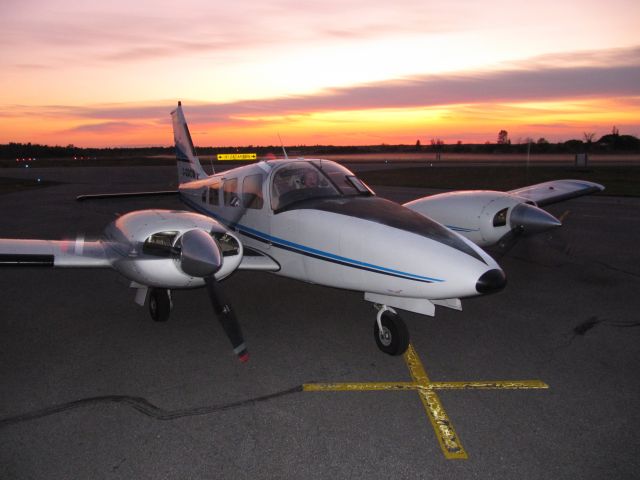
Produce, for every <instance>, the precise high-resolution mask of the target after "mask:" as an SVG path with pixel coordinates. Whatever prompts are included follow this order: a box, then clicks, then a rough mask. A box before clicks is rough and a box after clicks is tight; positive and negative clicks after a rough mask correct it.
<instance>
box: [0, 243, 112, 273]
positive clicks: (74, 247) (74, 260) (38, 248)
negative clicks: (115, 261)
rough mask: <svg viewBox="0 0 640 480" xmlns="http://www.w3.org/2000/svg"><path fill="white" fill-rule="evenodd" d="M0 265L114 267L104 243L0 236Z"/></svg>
mask: <svg viewBox="0 0 640 480" xmlns="http://www.w3.org/2000/svg"><path fill="white" fill-rule="evenodd" d="M0 267H62V268H107V267H111V263H110V262H109V260H108V258H107V255H106V252H105V247H104V244H103V243H102V242H93V241H92V242H87V241H84V240H82V239H77V240H75V241H67V240H24V239H0Z"/></svg>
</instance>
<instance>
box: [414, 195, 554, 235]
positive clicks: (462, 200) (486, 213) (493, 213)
mask: <svg viewBox="0 0 640 480" xmlns="http://www.w3.org/2000/svg"><path fill="white" fill-rule="evenodd" d="M526 203H531V202H528V201H527V200H525V199H523V198H519V197H516V196H514V195H510V194H508V193H505V192H495V191H489V190H467V191H460V192H450V193H449V192H448V193H441V194H438V195H433V196H430V197H424V198H420V199H418V200H414V201H412V202H409V203H406V204H405V205H404V206H405V207H407V208H410V209H411V210H414V211H416V212H418V213H420V214H421V215H424V216H426V217H429V218H431V219H433V220H435V221H437V222H439V223H441V224H443V225H445V226H447V227H448V228H450V229H451V230H453V231H455V232H457V233H459V234H460V235H463V236H465V237H466V238H468V239H469V240H471V241H472V242H474V243H475V244H476V245H479V246H481V247H487V246H490V245H495V244H496V243H498V241H499V240H500V239H501V238H502V237H503V236H504V235H506V234H507V233H509V231H510V230H511V229H512V228H513V225H512V221H511V220H512V218H511V215H512V213H513V210H514V209H515V208H516V207H517V206H518V205H521V204H526ZM544 213H546V212H544Z"/></svg>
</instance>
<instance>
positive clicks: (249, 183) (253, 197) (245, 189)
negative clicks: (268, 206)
mask: <svg viewBox="0 0 640 480" xmlns="http://www.w3.org/2000/svg"><path fill="white" fill-rule="evenodd" d="M263 179H264V176H263V175H262V174H260V173H259V174H257V175H247V176H246V177H244V180H243V181H242V204H243V205H244V206H245V207H247V208H255V209H261V208H262V206H263V205H264V198H263V196H262V181H263Z"/></svg>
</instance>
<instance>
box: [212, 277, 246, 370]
mask: <svg viewBox="0 0 640 480" xmlns="http://www.w3.org/2000/svg"><path fill="white" fill-rule="evenodd" d="M204 280H205V282H206V284H207V291H208V292H209V298H210V299H211V305H213V311H214V312H216V315H217V316H218V320H220V324H221V325H222V328H223V329H224V333H226V334H227V337H228V338H229V341H230V342H231V345H232V346H233V351H234V353H235V354H236V355H238V359H239V360H240V361H241V362H243V363H245V362H247V361H248V360H249V352H248V351H247V347H246V345H245V343H244V337H243V336H242V330H241V329H240V323H238V319H237V318H236V314H235V312H234V311H233V309H232V308H231V305H230V304H229V302H228V301H227V300H226V298H225V297H224V293H223V291H222V288H221V287H220V284H219V283H218V281H217V280H216V279H215V277H214V276H213V275H211V276H209V277H205V279H204Z"/></svg>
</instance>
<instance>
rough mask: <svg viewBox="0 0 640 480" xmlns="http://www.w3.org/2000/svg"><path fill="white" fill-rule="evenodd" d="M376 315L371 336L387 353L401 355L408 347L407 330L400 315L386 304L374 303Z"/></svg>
mask: <svg viewBox="0 0 640 480" xmlns="http://www.w3.org/2000/svg"><path fill="white" fill-rule="evenodd" d="M375 307H376V308H378V315H377V316H376V322H375V324H374V326H373V336H374V338H375V340H376V344H377V345H378V348H379V349H380V350H382V351H383V352H384V353H386V354H388V355H402V354H403V353H404V352H406V350H407V348H408V347H409V330H407V326H406V325H405V323H404V321H403V320H402V318H400V315H398V314H397V313H396V311H395V310H394V309H393V308H391V307H387V306H386V305H376V306H375Z"/></svg>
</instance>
